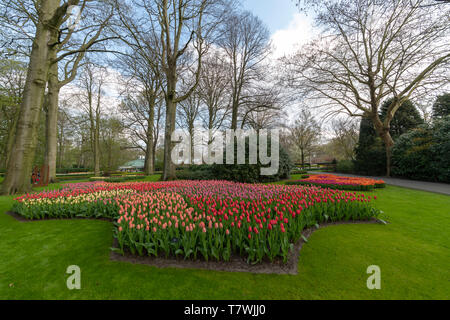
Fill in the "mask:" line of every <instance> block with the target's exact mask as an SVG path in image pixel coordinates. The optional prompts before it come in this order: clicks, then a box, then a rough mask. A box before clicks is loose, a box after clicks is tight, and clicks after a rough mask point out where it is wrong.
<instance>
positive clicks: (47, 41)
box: [0, 0, 90, 194]
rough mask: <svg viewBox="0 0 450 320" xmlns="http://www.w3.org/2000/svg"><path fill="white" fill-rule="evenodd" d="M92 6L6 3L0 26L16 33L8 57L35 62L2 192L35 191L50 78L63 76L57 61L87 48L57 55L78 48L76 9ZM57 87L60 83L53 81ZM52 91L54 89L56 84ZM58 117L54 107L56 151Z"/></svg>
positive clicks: (74, 0) (76, 0)
mask: <svg viewBox="0 0 450 320" xmlns="http://www.w3.org/2000/svg"><path fill="white" fill-rule="evenodd" d="M88 2H90V1H88V0H66V1H63V2H61V1H59V0H37V1H31V0H30V1H28V0H25V1H22V0H20V1H19V0H11V1H7V2H2V4H1V5H0V25H1V27H2V28H3V27H5V28H7V29H8V30H9V31H10V32H11V33H10V39H9V40H8V41H9V44H10V45H9V47H11V50H9V51H10V52H8V54H22V55H24V56H25V57H26V58H27V59H29V63H28V69H27V80H26V83H25V88H24V93H23V99H22V102H21V108H20V112H19V116H18V121H17V128H16V132H15V138H14V143H13V147H12V150H11V155H12V156H11V157H10V158H9V161H8V165H7V174H6V177H5V181H4V183H3V185H2V192H3V193H5V194H11V193H15V192H25V191H29V190H30V188H31V183H30V174H31V169H32V165H33V160H34V156H35V151H36V143H37V128H38V124H39V119H40V114H41V109H42V106H43V103H44V93H45V89H46V86H47V81H48V79H49V75H50V74H52V75H53V77H54V75H55V74H57V67H54V66H53V65H54V63H55V62H58V61H61V60H63V59H64V58H66V57H68V56H69V55H72V54H74V53H76V52H80V51H83V50H85V49H86V47H83V46H81V47H77V48H78V49H76V50H75V51H72V50H71V52H66V53H65V54H63V55H61V56H59V57H57V52H59V50H60V48H61V46H64V45H66V44H67V45H68V44H69V43H71V44H73V42H70V40H71V39H72V36H73V30H71V28H70V27H68V24H67V22H68V21H70V19H71V17H70V16H71V15H72V11H71V10H72V8H73V7H74V6H78V5H80V7H81V8H84V7H85V6H86V5H87V3H88ZM87 39H89V32H88V36H87ZM72 40H73V39H72ZM85 40H86V39H85ZM30 48H31V50H30ZM72 49H73V48H72ZM56 57H57V58H56ZM55 58H56V59H55ZM51 69H52V72H50V70H51ZM54 83H56V81H53V84H54ZM50 89H53V85H52V84H51V85H50ZM50 89H49V90H50ZM52 92H54V91H52ZM54 96H55V95H54V94H53V95H52V93H51V94H50V95H49V96H48V98H49V99H47V101H49V102H50V101H56V100H55V99H54ZM47 110H48V109H47ZM56 115H57V111H55V109H54V108H52V109H50V113H49V117H48V118H47V119H48V121H49V122H51V123H52V124H53V126H51V128H52V130H53V131H52V132H53V133H52V135H51V137H50V141H49V142H50V143H52V144H51V145H52V146H53V151H55V150H56V139H52V138H55V137H56V120H55V118H56V117H57V116H56ZM49 146H50V145H49ZM50 157H51V158H52V159H55V157H56V152H49V154H48V161H50V159H49V158H50ZM53 163H54V161H52V164H53Z"/></svg>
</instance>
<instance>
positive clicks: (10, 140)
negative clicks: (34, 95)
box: [2, 110, 20, 168]
mask: <svg viewBox="0 0 450 320" xmlns="http://www.w3.org/2000/svg"><path fill="white" fill-rule="evenodd" d="M19 112H20V110H17V111H16V113H15V114H14V119H13V122H12V124H11V126H10V127H9V128H8V140H7V142H6V156H5V162H4V164H3V166H2V167H3V168H6V167H7V166H8V161H9V157H10V155H11V150H12V147H13V144H14V137H15V134H16V129H17V122H18V120H19Z"/></svg>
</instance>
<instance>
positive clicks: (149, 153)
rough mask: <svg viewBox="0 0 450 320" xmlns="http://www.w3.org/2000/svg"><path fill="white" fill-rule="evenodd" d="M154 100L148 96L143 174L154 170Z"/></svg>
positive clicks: (148, 173) (148, 174) (150, 173)
mask: <svg viewBox="0 0 450 320" xmlns="http://www.w3.org/2000/svg"><path fill="white" fill-rule="evenodd" d="M155 102H156V99H155V98H153V97H150V98H149V100H148V103H149V115H148V122H147V126H148V127H147V149H146V152H145V175H147V176H151V175H153V173H154V170H155V162H154V161H155V160H154V158H155V157H154V154H155V148H154V147H153V124H154V122H155Z"/></svg>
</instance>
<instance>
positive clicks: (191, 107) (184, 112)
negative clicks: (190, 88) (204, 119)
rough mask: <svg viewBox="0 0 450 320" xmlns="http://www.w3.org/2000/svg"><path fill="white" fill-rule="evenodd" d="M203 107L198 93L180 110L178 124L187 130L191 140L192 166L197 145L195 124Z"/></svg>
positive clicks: (182, 104) (190, 156)
mask: <svg viewBox="0 0 450 320" xmlns="http://www.w3.org/2000/svg"><path fill="white" fill-rule="evenodd" d="M200 106H201V99H200V96H199V95H198V93H197V92H194V94H192V95H190V97H189V98H187V99H186V100H184V101H183V102H181V103H180V105H179V108H178V117H177V123H178V125H179V126H180V127H182V128H186V129H187V133H188V134H189V139H190V155H189V158H190V159H189V161H190V164H193V163H194V147H195V146H194V145H195V122H196V121H197V119H198V116H199V112H200Z"/></svg>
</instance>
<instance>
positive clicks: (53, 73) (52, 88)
mask: <svg viewBox="0 0 450 320" xmlns="http://www.w3.org/2000/svg"><path fill="white" fill-rule="evenodd" d="M59 90H60V87H59V83H58V65H57V64H56V63H54V64H53V65H51V66H50V72H49V75H48V93H47V99H45V102H46V104H47V106H46V108H45V109H46V111H47V114H46V128H45V130H46V131H45V133H46V145H45V157H44V159H45V160H44V164H45V166H48V170H49V175H48V177H49V182H55V181H56V157H57V145H58V142H57V135H58V105H59V99H58V98H59Z"/></svg>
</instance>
